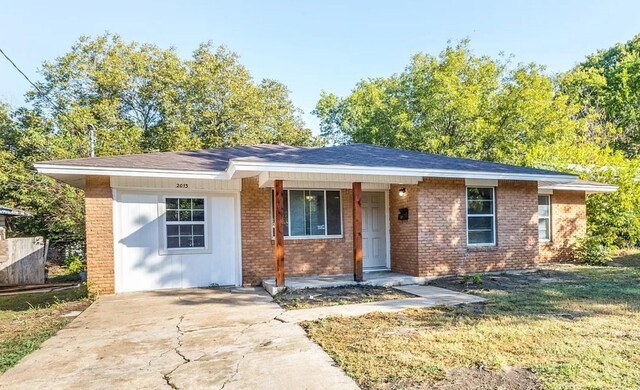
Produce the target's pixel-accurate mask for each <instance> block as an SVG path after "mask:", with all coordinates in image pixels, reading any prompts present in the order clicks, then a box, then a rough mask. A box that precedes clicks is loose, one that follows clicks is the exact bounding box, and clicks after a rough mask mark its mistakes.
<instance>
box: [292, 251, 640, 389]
mask: <svg viewBox="0 0 640 390" xmlns="http://www.w3.org/2000/svg"><path fill="white" fill-rule="evenodd" d="M639 259H640V256H638V255H637V254H635V253H627V254H626V255H625V256H623V257H619V258H617V259H615V260H614V263H617V266H611V267H590V266H570V265H563V266H558V267H557V268H555V270H553V271H548V272H547V273H544V272H539V273H536V274H535V275H529V276H526V275H521V276H511V275H510V276H506V275H505V276H500V277H496V278H493V279H494V280H495V281H491V280H490V277H489V276H487V275H485V276H483V279H484V280H486V282H485V283H483V285H480V286H478V287H476V288H477V289H476V290H474V291H472V293H474V294H478V295H481V296H483V297H484V298H487V303H485V304H479V305H467V306H461V307H455V308H451V307H447V308H444V307H442V308H433V309H423V310H410V311H403V312H400V313H391V314H383V313H374V314H370V315H365V316H362V317H357V318H329V319H324V320H319V321H315V322H309V323H305V324H303V325H304V326H305V328H306V330H307V332H308V334H309V336H310V337H311V338H312V339H313V340H315V341H316V342H317V343H319V344H320V345H321V346H322V347H323V348H324V349H325V350H326V351H327V352H328V353H329V354H330V355H331V356H332V357H333V358H334V360H335V361H336V362H337V363H338V364H339V365H340V366H341V367H342V368H343V369H344V370H345V371H346V372H347V373H348V375H350V376H351V377H353V378H354V379H355V380H356V381H357V382H358V384H360V385H361V386H362V387H364V388H377V389H389V388H424V387H427V386H431V385H434V384H435V385H436V386H439V387H440V388H463V387H455V386H449V387H447V386H442V385H443V384H445V385H446V382H447V381H451V380H452V379H451V378H452V376H455V373H456V372H459V371H460V370H476V371H482V372H490V373H496V372H498V373H500V372H513V369H516V370H526V372H528V373H530V374H531V376H532V377H534V384H535V386H536V387H542V388H548V389H574V388H584V389H623V388H624V389H631V388H640V261H639ZM452 283H453V282H452ZM502 285H504V288H502V287H501V286H502ZM458 286H460V285H459V283H458ZM452 373H454V375H451V374H452ZM471 384H473V385H481V383H480V384H479V383H471ZM464 388H467V387H464ZM477 388H485V387H482V386H480V387H477ZM486 388H489V387H486Z"/></svg>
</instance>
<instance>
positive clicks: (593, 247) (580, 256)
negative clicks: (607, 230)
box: [574, 236, 612, 265]
mask: <svg viewBox="0 0 640 390" xmlns="http://www.w3.org/2000/svg"><path fill="white" fill-rule="evenodd" d="M611 253H612V250H611V248H609V247H608V246H607V245H605V244H603V243H602V242H601V240H599V239H598V238H596V237H593V236H587V237H585V238H584V239H582V240H580V241H579V242H578V245H577V246H576V249H575V251H574V254H575V256H576V260H578V261H579V262H582V263H586V264H591V265H607V264H608V263H609V262H610V261H611Z"/></svg>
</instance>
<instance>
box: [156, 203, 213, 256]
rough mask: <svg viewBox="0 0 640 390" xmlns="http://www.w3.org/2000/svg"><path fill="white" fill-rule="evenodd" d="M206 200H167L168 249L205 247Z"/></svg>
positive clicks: (166, 233) (166, 227) (166, 232)
mask: <svg viewBox="0 0 640 390" xmlns="http://www.w3.org/2000/svg"><path fill="white" fill-rule="evenodd" d="M204 203H205V202H204V198H166V199H165V214H164V215H165V235H166V237H165V238H166V245H167V249H183V248H204V247H205V233H204V232H205V206H204Z"/></svg>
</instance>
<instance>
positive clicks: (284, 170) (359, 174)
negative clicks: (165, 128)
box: [226, 160, 577, 186]
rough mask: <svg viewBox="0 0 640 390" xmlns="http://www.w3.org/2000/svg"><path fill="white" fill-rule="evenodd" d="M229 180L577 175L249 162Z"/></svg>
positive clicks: (231, 170) (238, 164)
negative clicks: (252, 178) (247, 178)
mask: <svg viewBox="0 0 640 390" xmlns="http://www.w3.org/2000/svg"><path fill="white" fill-rule="evenodd" d="M226 173H227V174H228V177H229V178H230V179H231V178H244V177H254V176H259V177H260V182H261V183H260V184H261V186H269V185H268V184H269V183H270V182H272V181H273V180H314V181H330V182H344V183H351V182H362V183H394V184H416V183H418V182H419V181H421V180H422V179H424V178H425V177H440V178H455V179H486V180H522V181H537V182H540V181H551V180H553V181H554V182H558V183H570V182H574V181H576V180H577V176H575V175H569V174H567V175H558V174H538V173H536V174H529V173H508V172H484V171H464V170H454V169H426V168H425V169H416V168H396V167H372V166H357V165H330V164H293V163H274V162H259V161H246V160H231V161H230V163H229V167H228V168H227V170H226Z"/></svg>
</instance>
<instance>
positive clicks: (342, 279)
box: [262, 271, 436, 295]
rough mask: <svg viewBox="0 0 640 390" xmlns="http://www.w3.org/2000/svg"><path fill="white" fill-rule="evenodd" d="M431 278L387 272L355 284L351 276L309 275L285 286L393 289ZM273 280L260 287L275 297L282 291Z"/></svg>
mask: <svg viewBox="0 0 640 390" xmlns="http://www.w3.org/2000/svg"><path fill="white" fill-rule="evenodd" d="M435 278H436V277H433V276H412V275H406V274H401V273H397V272H389V271H375V272H365V273H364V281H362V282H356V281H354V280H353V275H351V274H345V275H310V276H293V277H288V278H286V279H285V286H286V288H288V289H292V290H301V289H305V288H330V287H344V286H355V285H360V286H379V287H394V286H406V285H411V284H425V283H427V282H428V281H429V280H433V279H435ZM275 285H276V283H275V280H274V279H266V280H263V281H262V286H263V287H264V288H265V290H267V292H269V294H271V295H275V294H277V293H278V292H280V291H282V290H281V289H278V288H277V287H276V286H275Z"/></svg>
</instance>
